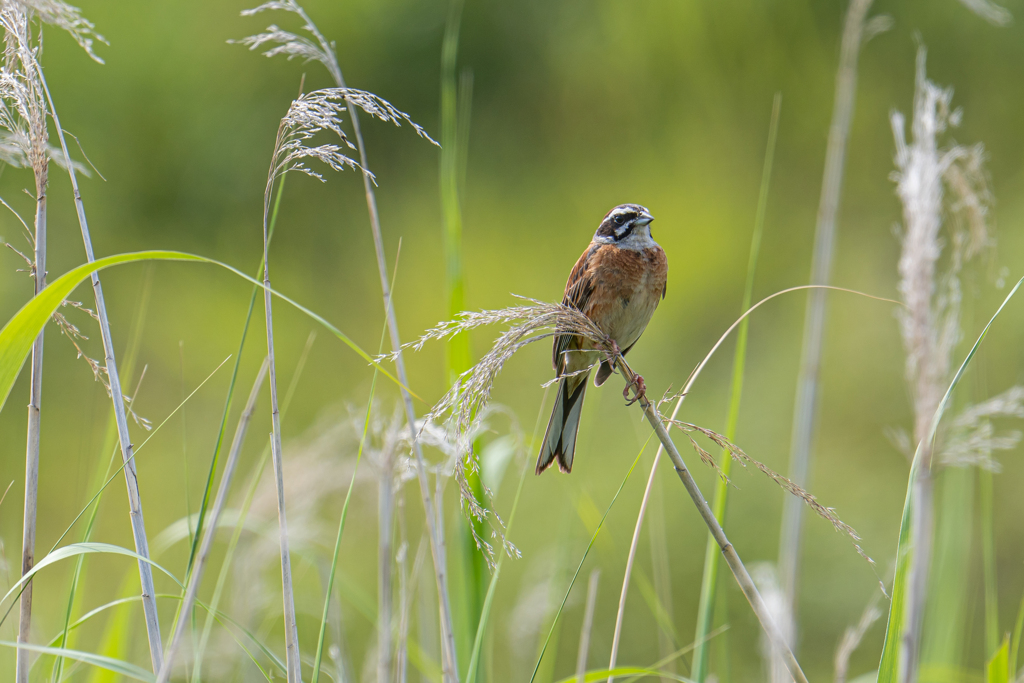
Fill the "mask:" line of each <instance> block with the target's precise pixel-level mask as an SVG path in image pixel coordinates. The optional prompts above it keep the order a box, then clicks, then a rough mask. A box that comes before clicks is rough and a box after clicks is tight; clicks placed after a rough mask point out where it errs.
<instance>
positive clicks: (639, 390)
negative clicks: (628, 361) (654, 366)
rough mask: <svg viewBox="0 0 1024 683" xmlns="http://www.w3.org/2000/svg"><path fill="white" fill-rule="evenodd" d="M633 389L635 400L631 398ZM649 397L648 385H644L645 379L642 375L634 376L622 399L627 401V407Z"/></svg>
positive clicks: (623, 392) (623, 391)
mask: <svg viewBox="0 0 1024 683" xmlns="http://www.w3.org/2000/svg"><path fill="white" fill-rule="evenodd" d="M630 389H633V390H634V393H633V398H630V397H629V390H630ZM646 397H647V385H646V384H644V378H643V377H642V376H641V375H633V379H632V380H630V382H629V384H627V385H626V388H625V389H623V390H622V398H624V399H626V406H627V407H628V406H631V405H633V404H634V403H636V402H637V401H639V400H640V399H641V398H646Z"/></svg>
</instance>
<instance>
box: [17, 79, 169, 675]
mask: <svg viewBox="0 0 1024 683" xmlns="http://www.w3.org/2000/svg"><path fill="white" fill-rule="evenodd" d="M35 66H36V70H37V71H38V73H39V82H40V83H41V84H42V87H43V92H45V93H46V100H47V102H48V104H49V108H50V116H52V117H53V125H54V128H55V129H56V131H57V138H58V139H59V140H60V148H61V151H62V152H63V154H64V165H65V166H66V167H67V170H68V177H69V178H70V180H71V189H72V191H73V193H74V197H75V210H76V213H77V215H78V225H79V227H80V228H81V231H82V242H83V243H84V245H85V257H86V260H87V261H88V262H89V263H92V262H93V261H95V260H96V256H95V254H94V253H93V248H92V237H91V236H90V234H89V223H88V221H87V220H86V217H85V203H84V202H83V201H82V194H81V192H79V190H78V178H77V176H76V174H75V165H74V163H73V162H72V161H71V154H70V153H69V152H68V145H67V140H66V139H65V136H64V129H63V128H61V125H60V118H59V117H58V116H57V108H56V107H55V106H54V104H53V96H52V95H51V94H50V88H49V86H48V85H47V83H46V77H45V76H44V75H43V67H42V66H41V65H40V64H39V63H38V62H37V63H36V65H35ZM90 278H91V280H92V291H93V295H94V296H95V299H96V315H97V317H98V318H99V322H100V336H101V338H102V340H103V360H104V364H105V367H106V369H107V380H108V382H109V384H110V399H111V401H112V402H113V404H114V421H115V422H116V423H117V436H118V439H119V441H120V444H121V459H122V460H123V461H124V476H125V483H126V484H127V487H128V506H129V519H130V520H131V526H132V537H133V539H134V541H135V552H136V553H138V554H139V555H140V556H142V557H144V558H146V559H148V558H149V540H148V539H147V537H146V524H145V521H144V519H143V516H142V498H141V497H140V495H139V481H138V475H137V474H136V471H135V458H134V455H133V447H132V442H131V437H130V436H129V434H128V419H127V416H126V415H125V410H124V395H123V393H122V391H121V378H120V376H119V375H118V371H117V362H116V360H115V358H114V342H113V339H112V337H111V334H110V318H109V317H108V316H107V305H106V302H105V300H104V298H103V285H102V284H101V283H100V276H99V274H98V273H96V272H93V273H92V275H91V276H90ZM138 564H139V580H140V582H141V584H142V610H143V613H144V614H145V618H146V635H147V637H148V639H149V656H150V660H151V663H152V665H153V671H154V672H157V671H159V670H160V667H161V666H162V665H163V645H162V641H161V639H160V619H159V617H158V616H157V609H156V589H155V587H154V586H153V569H152V567H151V566H150V564H149V562H146V561H143V560H139V563H138Z"/></svg>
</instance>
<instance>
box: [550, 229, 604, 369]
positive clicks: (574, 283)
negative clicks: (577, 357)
mask: <svg viewBox="0 0 1024 683" xmlns="http://www.w3.org/2000/svg"><path fill="white" fill-rule="evenodd" d="M598 248H599V245H597V244H592V245H591V246H590V247H589V248H588V249H587V250H586V251H585V252H583V255H582V256H580V258H579V260H578V261H576V265H575V266H573V268H572V271H571V272H570V273H569V281H568V282H566V283H565V295H564V296H563V297H562V305H563V306H571V307H573V308H575V309H576V310H578V311H584V310H586V307H587V303H588V302H589V301H590V296H591V295H592V294H593V293H594V278H593V275H592V273H591V270H590V259H591V257H592V256H593V255H594V253H595V252H596V251H597V250H598ZM573 342H576V343H578V342H579V340H578V339H577V338H576V335H572V334H557V335H555V342H554V345H553V346H554V348H553V349H552V351H551V365H552V366H553V367H554V368H555V372H556V373H558V374H561V372H562V371H561V368H562V367H564V365H565V358H564V354H565V352H566V351H568V350H569V349H570V348H573Z"/></svg>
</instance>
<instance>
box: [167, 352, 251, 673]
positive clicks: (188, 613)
mask: <svg viewBox="0 0 1024 683" xmlns="http://www.w3.org/2000/svg"><path fill="white" fill-rule="evenodd" d="M266 376H267V361H266V360H264V361H263V365H261V366H260V371H259V373H258V374H257V375H256V381H255V382H253V385H252V391H251V392H249V400H248V401H247V402H246V404H245V410H243V411H242V415H241V417H240V418H239V419H238V427H237V428H236V429H235V438H234V440H233V441H232V442H231V451H230V452H229V453H228V461H227V464H225V465H224V474H223V476H222V477H221V480H220V488H219V489H218V490H217V498H216V500H215V501H214V503H213V512H212V513H211V514H210V518H209V521H207V523H206V524H205V525H204V526H205V527H206V529H205V533H203V530H202V529H196V533H197V534H198V533H203V542H202V545H201V546H200V548H199V554H198V555H197V556H196V562H195V565H194V566H193V568H192V575H191V576H190V577H189V582H188V588H187V589H186V591H185V599H184V601H183V602H182V604H181V611H180V612H179V613H178V621H177V623H176V624H175V626H174V632H173V633H172V634H171V643H170V645H168V646H167V652H166V654H165V656H164V665H163V668H162V669H160V672H159V674H158V675H157V678H156V680H157V683H167V681H168V680H169V679H170V677H171V666H172V664H173V663H174V655H175V654H177V651H178V647H179V646H180V645H181V638H182V636H183V635H184V633H185V630H186V629H187V628H188V623H189V621H190V619H191V618H192V607H193V605H194V604H195V601H196V595H197V594H198V593H199V584H200V582H201V581H202V580H203V570H204V569H205V568H206V562H207V560H209V558H210V549H211V548H212V547H213V537H214V536H215V535H216V533H217V523H218V522H219V521H220V514H221V512H222V511H223V509H224V503H225V502H226V501H227V497H228V491H229V490H230V489H231V481H232V479H233V477H234V474H235V466H236V465H237V464H238V455H239V453H241V452H242V444H243V443H245V435H246V432H248V430H249V423H250V421H251V420H252V415H253V413H254V412H255V411H256V400H257V399H258V398H259V392H260V388H261V387H262V386H263V380H264V378H266Z"/></svg>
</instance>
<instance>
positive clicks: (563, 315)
mask: <svg viewBox="0 0 1024 683" xmlns="http://www.w3.org/2000/svg"><path fill="white" fill-rule="evenodd" d="M519 298H522V299H524V300H525V301H529V302H530V304H531V305H526V306H513V307H509V308H504V309H497V310H483V311H475V312H466V313H463V314H462V315H461V316H460V317H458V318H456V319H455V320H449V321H446V322H442V323H440V324H438V325H436V326H435V327H433V328H431V329H429V330H427V331H426V332H424V333H423V335H422V336H420V338H419V339H417V340H415V341H412V342H409V343H407V344H405V345H404V346H403V347H402V348H403V350H404V349H413V350H416V351H419V350H420V349H422V348H423V346H424V345H425V344H426V343H427V342H428V341H438V340H445V339H448V338H450V337H451V336H453V335H455V334H460V333H464V332H466V331H468V330H471V329H474V328H477V327H481V326H484V325H494V324H510V325H511V326H510V327H509V328H508V329H507V330H506V331H505V332H503V333H502V334H501V335H500V336H499V337H498V338H497V339H496V340H495V341H494V343H493V345H492V346H491V349H490V351H488V352H487V353H486V354H484V356H483V357H482V358H481V359H480V361H479V362H477V364H476V365H474V366H473V367H472V368H470V369H469V370H467V371H466V372H464V373H463V374H462V375H460V376H459V378H458V380H457V381H456V382H455V384H454V385H453V386H452V388H451V389H450V390H449V391H448V393H446V394H445V395H444V396H443V397H442V398H441V400H440V401H438V402H437V404H436V405H435V406H434V408H433V409H432V410H431V411H430V413H429V414H428V415H427V417H426V419H427V420H428V422H430V423H434V422H440V421H441V420H442V418H443V416H444V415H446V414H447V415H448V419H447V420H446V422H445V424H446V428H447V430H448V431H449V432H450V435H451V436H450V438H451V441H452V443H453V444H454V446H455V447H456V448H457V449H458V451H459V452H460V453H464V454H468V455H470V456H472V457H470V458H465V459H459V460H458V463H457V465H456V470H455V476H456V479H457V481H459V484H460V490H461V493H462V497H463V501H464V504H465V508H466V510H467V511H468V512H469V514H472V515H474V516H478V518H479V519H485V518H486V517H487V515H488V510H487V509H486V508H484V507H483V506H482V505H481V504H480V503H479V501H476V500H475V499H474V498H473V495H472V491H471V490H469V487H468V486H466V484H465V471H464V467H466V466H467V463H468V466H470V467H474V466H478V458H477V454H475V453H473V452H472V450H473V449H472V444H473V438H472V437H473V434H474V430H475V428H476V424H475V420H474V418H475V416H477V415H481V414H483V411H484V409H485V407H486V406H487V404H488V402H489V400H490V396H491V390H492V388H493V386H494V382H495V380H496V379H497V377H498V375H499V374H500V373H501V370H502V368H503V367H504V366H505V364H506V363H507V362H508V361H509V359H511V358H512V356H513V355H514V354H515V353H516V352H517V351H519V350H520V349H522V348H523V347H525V346H526V345H528V344H531V343H533V342H537V341H542V340H544V339H550V338H551V337H552V336H554V335H555V334H573V335H577V336H579V337H581V338H583V339H584V340H585V341H584V346H585V347H589V348H595V349H598V350H599V351H601V352H603V353H605V354H607V355H608V357H609V358H611V357H612V356H613V354H614V350H613V349H614V347H613V344H612V340H611V339H609V338H608V336H607V335H605V334H604V332H602V331H601V329H600V328H598V327H597V325H596V324H595V323H594V321H592V320H591V319H590V318H588V317H587V316H585V315H584V314H583V313H581V312H580V311H578V310H576V309H575V308H572V307H570V306H565V305H563V304H552V303H544V302H542V301H537V300H535V299H527V298H525V297H519ZM394 356H395V353H391V354H385V355H383V356H380V357H379V358H378V360H387V359H391V358H393V357H394ZM581 372H586V370H583V371H581ZM673 398H675V397H667V398H664V399H662V400H661V401H660V402H659V404H660V403H664V402H667V401H670V400H673ZM664 422H665V423H666V424H668V425H671V426H675V427H676V428H678V429H680V430H682V431H683V432H685V433H687V438H689V439H690V443H691V444H692V445H693V447H694V449H695V451H696V452H697V454H698V455H699V456H700V459H701V461H702V462H703V463H704V464H705V465H707V466H708V467H711V468H712V469H714V470H716V471H718V472H719V473H721V470H720V469H719V468H718V464H717V463H716V462H715V459H714V457H713V456H712V455H711V454H710V453H709V452H708V451H707V450H706V449H704V448H702V447H701V446H700V445H699V444H698V443H697V442H696V441H695V440H693V439H692V438H690V437H689V433H692V432H698V433H700V434H702V435H703V436H705V437H706V438H708V439H710V440H711V441H712V442H714V443H715V444H716V445H717V446H719V447H720V448H722V449H723V450H726V451H728V452H729V453H730V454H731V456H732V458H733V459H735V460H737V461H739V462H741V463H743V464H744V465H745V464H747V463H750V464H752V465H754V466H755V467H756V468H757V469H759V470H760V471H761V472H763V473H764V474H765V475H766V476H768V477H769V478H770V479H771V480H772V481H774V482H775V483H776V484H778V485H779V486H780V487H782V488H783V489H785V490H786V491H788V492H789V493H791V494H793V495H794V496H796V497H798V498H800V499H801V500H803V501H804V502H806V503H807V504H808V505H809V506H810V507H811V509H813V510H814V511H815V513H817V514H818V515H819V516H821V517H822V518H823V519H825V520H827V521H828V522H829V523H830V524H832V525H833V526H834V527H835V528H836V529H837V530H838V531H842V532H843V533H845V534H847V535H848V536H849V537H850V538H851V539H853V541H854V542H855V543H854V547H855V548H856V549H857V551H858V553H860V554H861V556H863V557H864V558H865V559H867V560H868V561H869V562H872V561H871V559H870V558H868V557H867V555H865V554H864V552H863V550H861V548H860V546H858V545H857V544H856V541H859V540H860V537H859V536H858V535H857V532H856V531H855V530H854V529H853V528H852V527H850V526H849V525H847V524H845V523H844V522H843V521H842V520H841V519H839V517H838V516H837V515H836V514H835V511H834V510H833V509H832V508H827V507H825V506H823V505H822V504H821V503H819V502H818V500H817V499H816V498H815V497H814V496H813V495H811V494H810V493H808V492H807V491H806V490H804V489H803V488H802V487H801V486H799V485H797V484H795V483H794V482H792V481H790V480H789V479H787V478H786V477H784V476H782V475H780V474H778V473H777V472H775V471H773V470H772V469H770V468H769V467H767V466H766V465H764V464H763V463H761V462H759V461H757V460H755V459H753V458H751V457H750V456H749V455H747V454H746V453H745V452H744V451H743V450H742V449H741V448H739V447H738V446H736V445H735V444H733V443H732V442H730V441H729V440H728V439H727V438H726V437H724V436H722V435H721V434H718V433H717V432H715V431H713V430H711V429H708V428H706V427H700V426H698V425H694V424H691V423H689V422H683V421H681V420H675V419H670V418H666V419H665V420H664ZM872 563H873V562H872Z"/></svg>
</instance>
